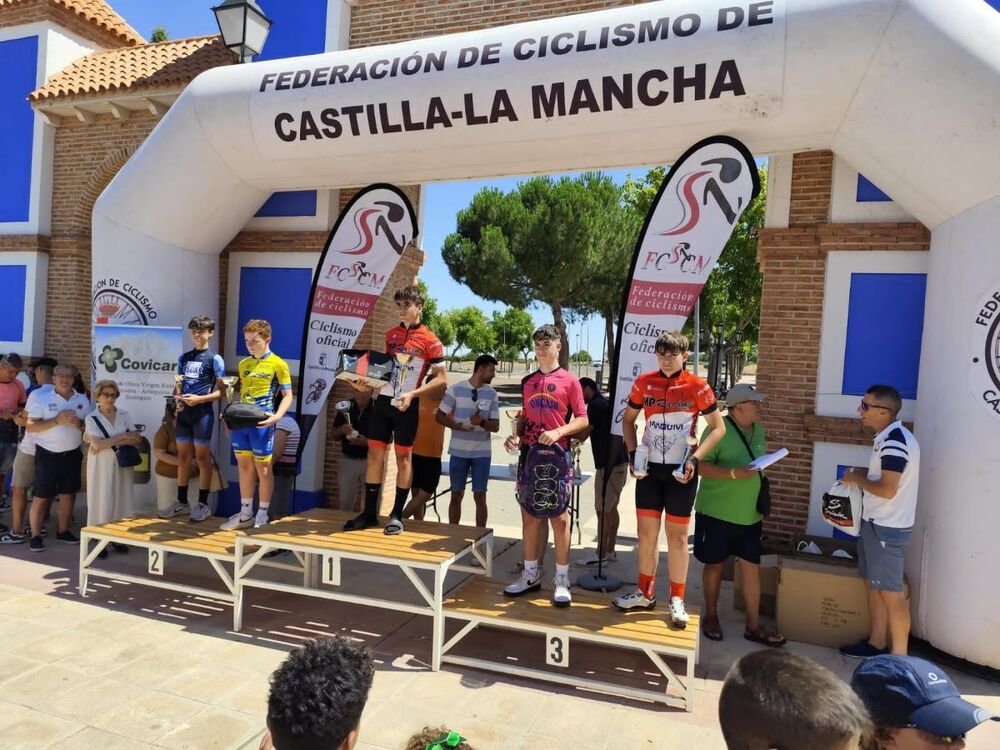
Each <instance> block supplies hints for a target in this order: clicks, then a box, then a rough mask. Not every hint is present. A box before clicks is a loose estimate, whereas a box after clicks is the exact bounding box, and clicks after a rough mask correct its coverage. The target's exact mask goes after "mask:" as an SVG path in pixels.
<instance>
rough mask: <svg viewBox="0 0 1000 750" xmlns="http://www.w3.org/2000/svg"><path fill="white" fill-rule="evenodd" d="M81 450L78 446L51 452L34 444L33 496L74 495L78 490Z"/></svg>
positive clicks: (45, 498)
mask: <svg viewBox="0 0 1000 750" xmlns="http://www.w3.org/2000/svg"><path fill="white" fill-rule="evenodd" d="M82 463H83V452H82V451H81V450H80V449H79V448H74V449H73V450H71V451H66V452H64V453H53V452H52V451H47V450H45V449H44V448H43V447H42V446H40V445H36V446H35V486H34V488H33V490H32V492H33V494H34V496H35V497H38V498H41V499H42V500H52V499H53V498H54V497H56V495H75V494H76V493H77V492H79V491H80V485H81V481H80V479H81V477H80V471H81V468H82Z"/></svg>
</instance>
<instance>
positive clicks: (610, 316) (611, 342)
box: [604, 310, 615, 362]
mask: <svg viewBox="0 0 1000 750" xmlns="http://www.w3.org/2000/svg"><path fill="white" fill-rule="evenodd" d="M604 338H605V339H607V344H606V347H607V353H608V362H611V360H613V359H614V358H615V320H614V313H613V312H612V311H611V310H605V311H604Z"/></svg>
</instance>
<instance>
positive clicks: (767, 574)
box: [733, 555, 778, 617]
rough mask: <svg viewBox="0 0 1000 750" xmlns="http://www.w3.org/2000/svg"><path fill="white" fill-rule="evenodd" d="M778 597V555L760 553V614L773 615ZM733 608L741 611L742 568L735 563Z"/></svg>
mask: <svg viewBox="0 0 1000 750" xmlns="http://www.w3.org/2000/svg"><path fill="white" fill-rule="evenodd" d="M777 598H778V556H777V555H762V556H761V558H760V614H761V615H763V616H764V617H774V614H775V612H776V610H777ZM733 608H734V609H736V610H739V611H740V612H742V611H743V570H742V568H740V566H739V564H737V565H736V575H735V577H734V579H733Z"/></svg>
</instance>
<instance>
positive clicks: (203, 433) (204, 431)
mask: <svg viewBox="0 0 1000 750" xmlns="http://www.w3.org/2000/svg"><path fill="white" fill-rule="evenodd" d="M214 429H215V408H214V407H213V406H212V404H208V403H205V404H195V405H194V406H185V407H184V408H183V409H181V410H180V411H179V412H177V423H176V427H175V428H174V433H175V437H176V439H177V442H178V443H190V442H192V441H193V442H194V444H195V445H210V444H211V442H212V431H213V430H214Z"/></svg>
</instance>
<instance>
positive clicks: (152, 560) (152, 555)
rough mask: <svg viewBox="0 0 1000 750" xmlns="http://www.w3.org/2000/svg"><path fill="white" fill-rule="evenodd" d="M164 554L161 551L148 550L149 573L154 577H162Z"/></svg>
mask: <svg viewBox="0 0 1000 750" xmlns="http://www.w3.org/2000/svg"><path fill="white" fill-rule="evenodd" d="M165 557H166V553H165V552H164V551H163V550H159V549H151V550H149V572H150V574H151V575H154V576H162V575H163V563H164V558H165Z"/></svg>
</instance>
